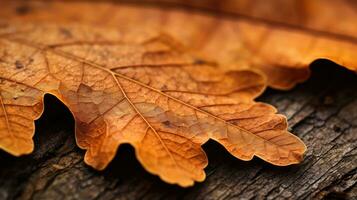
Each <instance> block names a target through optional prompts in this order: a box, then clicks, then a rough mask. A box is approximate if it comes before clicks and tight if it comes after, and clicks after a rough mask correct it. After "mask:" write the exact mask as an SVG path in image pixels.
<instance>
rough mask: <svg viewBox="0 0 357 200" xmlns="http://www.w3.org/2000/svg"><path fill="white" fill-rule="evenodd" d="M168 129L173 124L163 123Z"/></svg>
mask: <svg viewBox="0 0 357 200" xmlns="http://www.w3.org/2000/svg"><path fill="white" fill-rule="evenodd" d="M162 123H163V124H164V125H165V126H166V127H170V125H171V123H170V122H169V121H164V122H162Z"/></svg>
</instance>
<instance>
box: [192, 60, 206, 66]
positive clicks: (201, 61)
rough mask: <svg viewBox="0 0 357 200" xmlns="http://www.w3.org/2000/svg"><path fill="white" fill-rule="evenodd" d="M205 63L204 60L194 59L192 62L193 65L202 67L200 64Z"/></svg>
mask: <svg viewBox="0 0 357 200" xmlns="http://www.w3.org/2000/svg"><path fill="white" fill-rule="evenodd" d="M205 63H206V62H205V61H204V60H201V59H195V61H194V64H196V65H202V64H205Z"/></svg>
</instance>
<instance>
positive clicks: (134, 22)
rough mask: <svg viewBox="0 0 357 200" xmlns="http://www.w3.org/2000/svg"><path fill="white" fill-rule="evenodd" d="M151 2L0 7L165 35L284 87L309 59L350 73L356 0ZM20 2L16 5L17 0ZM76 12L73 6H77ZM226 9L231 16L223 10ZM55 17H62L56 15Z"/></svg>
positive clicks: (304, 71) (300, 77)
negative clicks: (330, 63)
mask: <svg viewBox="0 0 357 200" xmlns="http://www.w3.org/2000/svg"><path fill="white" fill-rule="evenodd" d="M138 2H161V4H159V5H155V4H147V3H145V4H140V3H138V4H113V3H105V2H104V3H95V6H93V5H92V3H88V2H87V3H86V2H80V3H78V2H76V3H71V2H66V3H61V2H54V3H39V2H36V3H28V7H25V8H28V10H30V11H28V12H26V13H25V12H24V13H23V15H21V16H19V15H16V16H14V10H16V8H17V10H19V8H23V7H21V6H23V3H20V4H19V3H13V4H12V5H10V4H6V5H4V6H2V8H3V9H2V11H1V12H0V13H1V14H0V16H1V15H2V16H3V18H4V19H6V18H9V17H11V18H13V19H14V18H16V19H18V20H30V21H33V20H38V21H52V22H53V21H56V22H81V23H88V24H94V25H96V26H98V25H100V26H112V27H116V28H120V29H142V30H145V32H148V33H150V34H158V33H167V34H169V35H171V36H172V37H174V38H175V39H176V40H177V41H179V42H180V43H181V44H183V45H184V46H186V47H189V48H190V50H191V51H193V52H195V53H197V54H198V55H200V56H202V57H205V59H207V60H210V61H213V62H217V63H220V64H221V65H223V66H224V67H225V68H228V69H237V68H254V69H259V70H261V71H263V72H264V73H265V74H267V77H268V84H269V85H270V86H272V87H274V88H279V89H288V88H291V87H292V86H294V85H295V84H296V83H298V82H302V81H304V80H306V79H307V78H308V76H309V69H308V66H309V64H310V63H311V62H312V61H314V60H316V59H319V58H325V59H329V60H332V61H334V62H336V63H337V64H340V65H343V66H345V67H347V68H348V69H350V70H354V71H357V61H356V60H357V59H355V55H354V54H355V53H354V52H356V51H357V45H356V43H357V42H356V41H357V40H356V38H355V36H356V34H357V28H356V27H357V26H355V22H356V21H357V14H356V12H355V8H356V3H355V2H353V1H342V0H341V1H340V0H330V1H323V0H316V1H300V0H294V1H285V0H284V1H283V0H273V1H269V3H266V1H264V0H254V1H248V0H239V1H238V0H237V1H236V0H223V1H218V0H217V1H216V0H202V1H193V0H184V1H178V0H142V1H138ZM179 4H181V5H182V4H183V5H188V6H193V7H198V8H208V9H211V10H219V11H221V13H220V14H219V15H218V16H214V15H212V13H209V12H208V13H207V12H201V11H199V10H192V9H185V8H187V7H183V8H182V7H181V8H176V7H175V6H176V5H179ZM19 5H20V6H19ZM79 10H80V11H81V12H78V11H79ZM222 12H224V13H230V14H231V15H224V14H222ZM58 16H61V18H58Z"/></svg>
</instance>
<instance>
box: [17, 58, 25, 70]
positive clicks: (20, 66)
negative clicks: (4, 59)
mask: <svg viewBox="0 0 357 200" xmlns="http://www.w3.org/2000/svg"><path fill="white" fill-rule="evenodd" d="M15 66H16V69H22V68H24V65H23V64H22V63H21V62H20V61H19V60H16V61H15Z"/></svg>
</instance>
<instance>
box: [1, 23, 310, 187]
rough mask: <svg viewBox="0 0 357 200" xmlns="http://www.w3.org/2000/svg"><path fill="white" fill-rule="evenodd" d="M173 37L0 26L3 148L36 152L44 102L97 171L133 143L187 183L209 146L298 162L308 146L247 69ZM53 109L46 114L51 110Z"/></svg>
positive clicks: (153, 166) (149, 163)
mask: <svg viewBox="0 0 357 200" xmlns="http://www.w3.org/2000/svg"><path fill="white" fill-rule="evenodd" d="M177 45H178V42H177V41H175V39H174V38H172V37H171V36H169V35H165V34H162V35H156V36H152V35H150V34H143V32H140V31H138V32H137V31H128V30H125V31H123V30H118V29H113V28H99V27H94V26H87V25H80V24H78V23H77V24H61V25H58V24H56V23H54V22H53V23H49V22H42V23H40V22H33V23H29V22H26V23H15V22H11V23H4V24H2V26H1V27H0V97H1V98H0V100H1V102H0V104H1V109H0V148H2V149H4V150H5V151H7V152H9V153H11V154H13V155H23V154H28V153H30V152H31V151H32V150H33V141H32V136H33V133H34V120H35V119H37V118H38V117H39V116H40V115H41V113H42V111H43V96H44V94H46V93H49V94H53V95H55V96H56V97H58V98H59V99H60V100H61V101H63V102H64V103H65V105H66V106H68V108H69V109H70V111H71V112H72V113H73V115H74V118H75V122H76V141H77V144H78V145H79V146H80V147H81V148H83V149H85V150H86V153H85V158H84V160H85V162H86V163H87V164H89V165H91V166H93V167H94V168H96V169H98V170H102V169H104V168H105V167H106V166H107V165H108V163H109V162H110V161H111V160H112V159H113V157H114V155H115V153H116V150H117V148H118V147H119V146H120V145H121V144H123V143H129V144H131V145H132V146H133V147H134V148H135V152H136V156H137V158H138V160H139V161H140V163H141V164H142V165H143V166H144V167H145V169H146V170H148V171H149V172H151V173H153V174H157V175H158V176H160V178H161V179H162V180H164V181H166V182H168V183H175V184H179V185H180V186H190V185H192V184H193V183H194V181H202V180H204V178H205V173H204V170H203V169H204V168H205V167H206V165H207V162H208V161H207V157H206V155H205V153H204V151H203V149H202V147H201V145H202V144H204V143H205V142H207V140H209V139H213V140H215V141H217V142H219V143H220V144H222V145H223V146H224V147H225V148H226V149H227V151H228V152H230V153H231V154H232V155H233V156H235V157H237V158H239V159H242V160H251V159H252V158H253V156H257V157H260V158H261V159H263V160H265V161H267V162H269V163H272V164H274V165H280V166H285V165H290V164H295V163H299V162H300V161H301V160H302V156H303V154H304V152H305V151H306V147H305V145H304V143H303V142H302V141H301V140H300V139H299V138H297V137H296V136H294V135H293V134H291V133H289V132H288V131H287V122H286V119H285V117H284V116H282V115H279V114H276V109H275V108H273V107H272V106H270V105H267V104H264V103H257V102H254V101H253V99H254V98H255V97H257V96H258V95H259V94H261V92H262V91H263V90H264V89H265V86H266V81H265V78H264V77H263V76H261V75H260V74H258V73H255V72H253V71H250V70H239V71H229V72H224V71H220V70H219V68H217V66H216V65H215V64H214V63H210V62H207V61H205V60H202V59H198V58H197V57H196V56H193V55H191V54H188V53H186V52H184V51H182V48H181V46H179V48H176V46H177ZM49 109H50V108H49Z"/></svg>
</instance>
